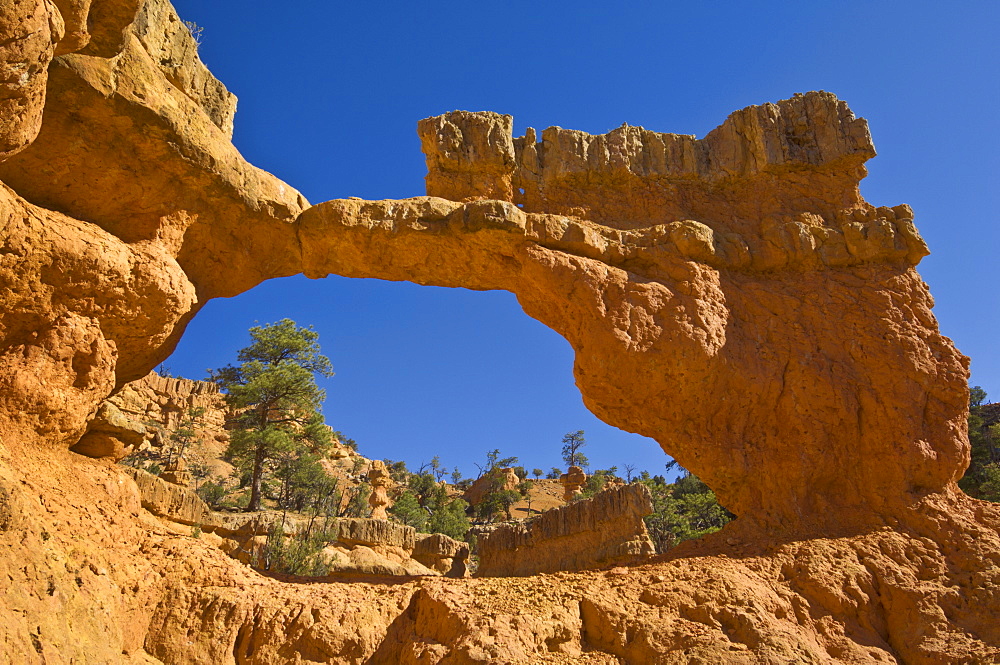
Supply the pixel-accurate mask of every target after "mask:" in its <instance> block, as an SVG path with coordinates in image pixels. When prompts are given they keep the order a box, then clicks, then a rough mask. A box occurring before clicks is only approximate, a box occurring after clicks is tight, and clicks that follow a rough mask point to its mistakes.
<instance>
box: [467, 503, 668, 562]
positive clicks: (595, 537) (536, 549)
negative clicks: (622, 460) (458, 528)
mask: <svg viewBox="0 0 1000 665" xmlns="http://www.w3.org/2000/svg"><path fill="white" fill-rule="evenodd" d="M652 512H653V504H652V502H651V500H650V496H649V490H648V489H647V488H646V486H645V485H642V484H639V483H636V484H633V485H623V486H619V487H612V488H609V489H606V490H604V491H603V492H599V493H598V494H595V495H594V496H593V497H592V498H590V499H582V500H579V501H576V502H574V503H571V504H569V505H568V506H563V507H562V508H553V509H552V510H547V511H545V512H544V513H542V514H541V515H539V516H538V517H536V518H534V519H532V520H529V521H527V522H517V523H514V524H503V525H500V526H499V527H497V528H495V529H493V530H491V531H489V532H488V533H486V534H483V535H482V536H481V537H480V538H479V571H478V574H479V575H481V576H486V577H509V576H525V575H537V574H538V573H554V572H557V571H560V570H582V569H584V568H599V567H601V566H610V565H620V564H631V563H636V562H638V561H642V560H644V559H646V558H648V557H649V556H650V555H652V554H653V552H654V551H655V550H654V548H653V542H652V541H651V540H650V538H649V533H648V532H647V531H646V524H645V523H644V522H643V520H642V518H643V517H645V516H646V515H649V514H650V513H652Z"/></svg>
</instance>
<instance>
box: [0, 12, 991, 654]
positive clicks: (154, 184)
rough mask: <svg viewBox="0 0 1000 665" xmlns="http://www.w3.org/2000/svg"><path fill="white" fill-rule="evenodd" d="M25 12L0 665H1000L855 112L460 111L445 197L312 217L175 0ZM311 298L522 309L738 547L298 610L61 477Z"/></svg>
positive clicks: (819, 98) (2, 312) (928, 327)
mask: <svg viewBox="0 0 1000 665" xmlns="http://www.w3.org/2000/svg"><path fill="white" fill-rule="evenodd" d="M0 9H2V12H0V71H3V72H4V74H3V77H4V78H3V81H5V83H4V84H3V85H2V86H0V159H2V161H0V181H2V184H0V580H4V584H3V585H2V586H0V662H11V663H53V662H81V663H116V662H122V663H149V662H164V663H213V664H214V663H285V662H309V663H319V662H331V663H389V662H393V663H395V662H399V663H416V662H422V663H492V662H510V663H534V662H583V663H652V662H657V663H668V662H713V663H759V662H814V663H823V662H852V663H859V662H883V663H893V662H899V663H942V662H967V663H986V662H996V660H997V659H1000V647H998V645H1000V624H998V622H997V621H996V616H998V615H1000V535H998V527H1000V510H998V507H997V506H996V505H994V504H989V503H986V502H982V501H976V500H973V499H970V498H968V497H967V496H965V495H964V494H962V493H961V492H960V491H959V490H958V489H957V487H956V485H955V481H956V479H957V478H958V477H960V476H961V474H962V472H963V470H964V468H965V467H966V466H967V464H968V459H969V444H968V440H967V436H966V430H965V428H966V424H965V423H966V416H967V411H968V394H967V389H966V381H967V378H968V361H967V359H966V358H965V357H963V356H962V355H961V354H960V353H959V352H958V351H957V350H956V349H955V348H954V346H953V345H952V344H951V342H950V340H948V339H947V338H945V337H943V336H942V335H941V334H940V332H939V330H938V327H937V323H936V321H935V319H934V316H933V315H932V313H931V305H932V301H931V297H930V294H929V292H928V289H927V287H926V285H925V284H924V283H923V281H922V280H921V279H920V277H919V275H918V274H917V272H916V270H915V266H916V265H917V264H918V262H919V261H920V259H921V258H922V257H923V256H924V255H925V254H926V253H927V248H926V246H925V245H924V242H923V241H922V240H921V238H920V236H919V235H918V233H917V231H916V227H915V226H914V219H913V214H912V212H911V210H910V209H909V208H908V207H907V206H905V205H896V206H894V207H875V206H873V205H871V204H869V203H867V202H866V201H865V200H864V199H863V198H862V197H861V196H860V193H859V190H858V183H859V181H860V179H861V178H862V177H863V176H864V175H865V167H864V163H865V161H866V160H867V159H869V158H870V157H872V156H873V155H874V154H875V152H874V148H873V146H872V142H871V140H870V137H869V134H868V129H867V125H866V123H865V121H864V120H862V119H858V118H855V117H854V115H853V114H852V113H851V111H850V110H849V109H848V107H847V105H846V104H845V103H844V102H842V101H840V100H838V99H837V98H836V97H835V96H834V95H832V94H829V93H825V92H810V93H806V94H803V95H796V96H794V97H792V98H790V99H787V100H784V101H780V102H777V103H772V104H764V105H762V106H753V107H749V108H746V109H743V110H741V111H737V112H735V113H733V114H732V115H731V116H730V117H729V118H728V119H726V120H725V121H724V122H723V124H722V125H720V126H719V127H718V128H717V129H715V130H714V131H712V132H711V133H709V134H708V135H707V136H706V137H704V138H702V139H695V138H693V137H689V136H680V135H674V134H660V133H656V132H652V131H648V130H645V129H642V128H639V127H629V126H623V127H621V128H619V129H616V130H613V131H611V132H609V133H607V134H604V135H600V136H592V135H589V134H585V133H583V132H577V131H571V130H565V129H561V128H557V127H554V128H549V129H546V130H544V131H542V132H541V133H540V135H539V134H538V133H536V132H535V131H534V130H529V131H528V132H527V133H526V135H525V136H523V137H514V136H513V135H512V130H511V128H512V121H511V118H510V116H504V115H499V114H496V113H467V112H453V113H448V114H445V115H443V116H439V117H435V118H429V119H426V120H423V121H421V122H420V123H419V133H420V137H421V140H422V144H423V149H424V152H425V154H426V156H427V163H428V170H429V173H428V176H427V193H428V194H429V196H423V197H416V198H411V199H405V200H392V201H362V200H355V199H351V200H337V201H329V202H326V203H322V204H319V205H316V206H313V207H309V205H308V203H307V202H306V201H305V199H304V198H303V197H302V196H301V195H299V194H298V193H297V192H296V191H295V190H294V189H293V188H292V187H290V186H289V185H287V184H285V183H282V182H281V181H279V180H278V179H277V178H275V177H273V176H271V175H270V174H268V173H266V172H264V171H262V170H260V169H258V168H256V167H254V166H252V165H250V164H248V163H247V162H246V161H245V160H244V159H243V158H242V156H241V155H240V154H239V153H238V151H237V150H236V149H235V148H234V147H233V145H232V143H231V140H230V137H231V132H232V125H233V113H234V110H235V100H234V98H233V96H232V95H231V94H230V93H229V92H228V91H227V90H226V88H225V87H224V86H223V84H222V83H220V82H219V81H217V80H216V79H215V78H214V77H212V75H211V73H210V72H209V71H208V70H207V69H206V68H205V66H204V65H203V64H202V63H201V61H200V60H199V58H198V55H197V48H196V45H195V44H194V43H193V40H192V37H191V35H190V33H189V32H188V31H187V29H186V28H185V27H184V26H183V23H182V22H181V21H180V20H179V18H178V17H177V15H176V14H175V13H174V11H173V9H172V7H171V6H170V4H169V3H168V2H167V1H166V0H144V1H143V0H91V1H90V2H73V1H70V0H55V1H51V0H0ZM297 273H305V274H306V275H307V276H309V277H314V278H319V277H323V276H325V275H329V274H336V275H343V276H348V277H376V278H382V279H391V280H408V281H412V282H416V283H420V284H434V285H439V286H448V287H466V288H471V289H505V290H508V291H511V292H513V293H515V294H516V295H517V297H518V299H519V301H520V303H521V305H522V306H523V308H524V310H525V312H526V313H527V314H528V315H530V316H532V317H534V318H536V319H538V320H539V321H541V322H543V323H545V324H546V325H548V326H550V327H551V328H553V329H554V330H556V331H557V332H559V333H560V334H562V335H563V336H564V337H565V338H566V339H567V340H569V342H570V344H571V345H572V346H573V348H574V350H575V352H576V361H575V370H574V371H575V376H576V380H577V384H578V385H579V387H580V389H581V391H582V393H583V396H584V400H585V402H586V404H587V406H588V407H589V408H590V409H591V410H592V411H594V412H595V413H596V414H597V415H598V416H600V417H601V418H602V419H603V420H605V421H607V422H608V423H611V424H613V425H616V426H618V427H621V428H623V429H625V430H628V431H631V432H637V433H641V434H645V435H647V436H650V437H652V438H654V439H656V440H657V441H658V442H659V443H660V444H661V446H662V447H663V449H664V450H665V451H666V452H667V453H669V454H670V455H671V456H673V457H675V458H676V459H677V460H678V461H679V462H680V463H681V464H683V465H684V466H685V467H686V468H688V469H690V470H692V471H694V472H695V473H696V474H697V475H698V476H699V477H701V478H702V479H703V480H704V481H705V482H706V483H707V484H708V485H709V486H710V487H711V488H712V489H714V490H715V491H716V493H717V495H718V497H719V500H720V501H721V502H722V503H723V504H724V505H725V506H726V507H727V508H729V509H730V510H731V511H732V512H733V513H735V514H736V515H737V516H738V519H737V520H736V521H735V522H733V523H732V524H730V525H729V526H727V527H726V528H725V529H723V530H722V531H721V532H719V533H717V534H714V535H712V536H710V537H708V538H705V539H703V540H701V541H696V542H693V543H688V544H685V545H683V546H681V547H680V548H678V549H676V550H674V551H673V552H672V553H670V554H669V555H666V556H662V557H659V558H656V559H650V560H648V561H646V562H645V563H641V564H634V565H633V564H630V565H628V566H621V567H617V568H614V569H611V570H607V571H583V572H576V573H558V574H555V575H533V576H526V577H518V578H505V579H490V578H485V577H484V578H473V579H449V578H445V577H427V578H417V579H409V578H404V579H398V580H391V581H386V580H380V581H372V580H367V581H353V582H337V581H328V582H323V583H314V584H302V583H300V582H298V581H295V580H287V579H280V580H279V579H274V578H271V577H265V576H262V575H260V574H258V573H256V572H254V571H253V570H251V569H249V568H247V567H246V566H245V565H243V564H242V563H240V562H238V561H235V560H233V559H231V558H230V557H228V556H226V555H225V554H224V553H223V552H222V551H221V550H219V548H217V547H215V546H213V545H212V543H211V542H208V539H205V538H195V537H192V535H191V533H190V530H189V531H188V532H187V533H185V532H182V531H179V530H178V529H177V528H176V527H175V526H172V525H171V523H168V522H167V521H164V520H162V519H160V518H158V517H156V516H155V515H154V514H153V513H151V512H149V511H148V510H146V509H144V508H143V507H142V502H141V499H140V493H139V489H138V486H137V484H136V481H135V480H134V479H133V475H132V474H130V473H127V472H126V471H125V470H123V469H122V468H120V467H118V466H116V465H115V464H113V462H112V461H111V460H110V459H109V458H108V457H106V456H107V455H111V456H113V455H114V454H115V446H114V445H96V444H95V445H89V446H83V447H81V448H79V450H80V451H82V452H87V453H88V454H89V455H91V456H85V455H80V454H77V453H76V452H70V449H71V448H72V447H74V446H77V445H78V444H80V442H81V439H83V437H85V436H86V435H87V434H88V432H90V433H93V432H100V431H106V430H107V427H108V425H107V423H108V422H111V420H110V418H111V416H112V415H114V414H111V415H109V413H108V412H107V409H105V412H99V409H100V408H101V405H102V403H104V402H105V400H106V399H107V398H108V397H109V396H111V395H112V394H113V393H115V391H117V390H120V389H121V388H122V387H123V386H124V385H125V384H126V383H128V382H130V381H133V380H135V379H138V378H140V377H142V376H144V375H146V374H147V373H148V372H149V371H150V370H151V369H152V368H153V367H155V366H156V364H158V363H159V362H161V361H162V360H164V359H165V358H166V357H167V356H168V355H169V354H170V352H171V350H172V349H173V347H174V345H175V344H176V342H177V340H178V339H179V337H180V335H181V334H182V333H183V330H184V327H185V325H186V324H187V322H189V321H190V320H191V318H192V317H193V316H194V315H195V314H196V313H197V311H198V309H199V308H200V307H201V306H202V305H203V304H204V303H205V302H206V301H208V300H209V299H211V298H215V297H222V296H232V295H236V294H239V293H241V292H244V291H246V290H248V289H250V288H252V287H253V286H254V285H256V284H258V283H260V282H261V281H262V280H265V279H269V278H275V277H281V276H287V275H293V274H297ZM102 419H103V420H102ZM100 427H104V428H105V430H101V429H100ZM91 438H92V439H94V438H95V437H91ZM102 441H103V439H102ZM91 443H94V441H91ZM100 456H105V457H100ZM414 547H415V548H416V545H415V546H414ZM427 547H430V546H427ZM417 549H419V548H417ZM432 549H433V548H432ZM415 551H416V550H415Z"/></svg>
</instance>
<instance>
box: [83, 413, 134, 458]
mask: <svg viewBox="0 0 1000 665" xmlns="http://www.w3.org/2000/svg"><path fill="white" fill-rule="evenodd" d="M145 438H146V426H145V425H143V424H142V423H141V422H139V421H137V420H133V419H132V418H129V417H128V416H126V415H125V414H123V413H122V412H121V410H120V409H119V408H118V407H117V406H115V405H114V404H113V403H112V402H110V401H105V402H103V403H102V404H101V406H100V408H98V409H97V415H96V416H94V419H93V420H91V421H90V422H89V423H87V433H86V434H84V435H83V436H82V437H81V438H80V441H79V442H78V443H77V444H76V445H74V446H73V447H72V448H71V450H72V451H73V452H75V453H80V454H81V455H86V456H87V457H110V458H112V459H114V460H116V461H117V460H120V459H121V458H122V457H124V456H125V451H126V450H127V449H129V448H133V447H135V446H138V445H140V444H141V443H142V442H143V441H144V440H145Z"/></svg>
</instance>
